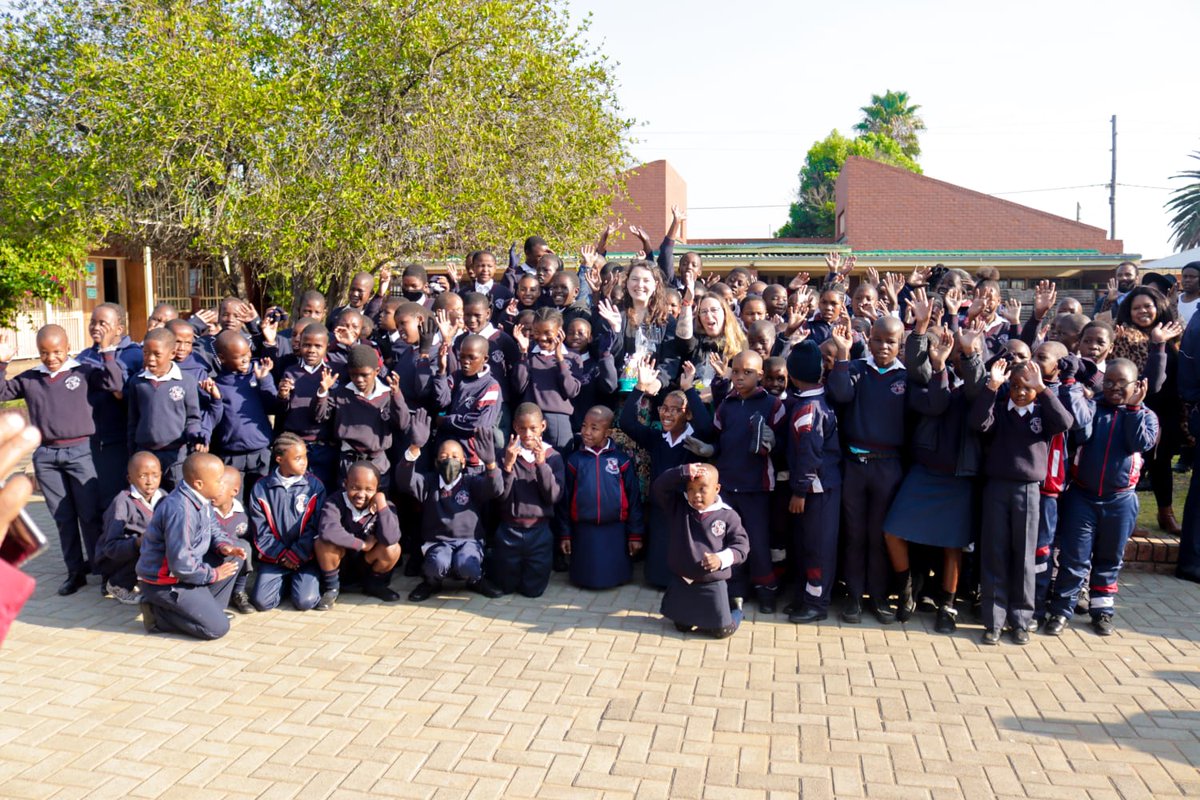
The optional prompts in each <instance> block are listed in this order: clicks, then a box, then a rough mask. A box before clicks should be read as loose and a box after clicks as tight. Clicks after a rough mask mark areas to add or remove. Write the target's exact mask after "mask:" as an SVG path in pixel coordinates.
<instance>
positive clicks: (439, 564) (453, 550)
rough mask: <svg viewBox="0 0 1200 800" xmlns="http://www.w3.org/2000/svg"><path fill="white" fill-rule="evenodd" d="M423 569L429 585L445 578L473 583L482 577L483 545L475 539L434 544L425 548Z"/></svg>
mask: <svg viewBox="0 0 1200 800" xmlns="http://www.w3.org/2000/svg"><path fill="white" fill-rule="evenodd" d="M424 569H425V578H426V580H428V581H429V582H430V583H441V582H442V581H444V580H445V579H446V578H458V579H459V580H463V581H466V582H467V583H474V582H475V581H477V580H479V579H480V578H482V577H483V543H482V542H480V541H478V540H476V539H458V540H455V541H452V542H434V543H433V544H431V545H429V546H428V547H427V548H425V564H424Z"/></svg>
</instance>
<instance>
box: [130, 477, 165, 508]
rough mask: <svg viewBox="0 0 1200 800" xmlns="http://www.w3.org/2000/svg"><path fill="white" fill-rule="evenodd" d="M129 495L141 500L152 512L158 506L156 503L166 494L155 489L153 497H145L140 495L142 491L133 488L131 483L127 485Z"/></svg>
mask: <svg viewBox="0 0 1200 800" xmlns="http://www.w3.org/2000/svg"><path fill="white" fill-rule="evenodd" d="M129 493H130V494H131V495H133V497H135V498H136V499H138V500H141V501H142V502H143V503H145V504H146V505H148V506H150V510H152V511H153V510H154V507H155V506H156V505H158V501H159V500H162V499H163V498H164V497H166V496H167V494H166V492H164V491H163V490H162V489H155V490H154V496H153V497H146V495H144V494H142V490H141V489H139V488H137V487H136V486H134V485H133V484H132V483H131V484H129Z"/></svg>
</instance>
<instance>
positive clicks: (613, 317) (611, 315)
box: [596, 299, 621, 333]
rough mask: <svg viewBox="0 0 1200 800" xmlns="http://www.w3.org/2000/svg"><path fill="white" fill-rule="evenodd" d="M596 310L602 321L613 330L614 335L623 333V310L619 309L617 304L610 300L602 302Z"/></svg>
mask: <svg viewBox="0 0 1200 800" xmlns="http://www.w3.org/2000/svg"><path fill="white" fill-rule="evenodd" d="M596 310H597V312H598V313H599V314H600V319H602V320H604V321H605V322H606V323H608V327H610V328H612V331H613V333H620V332H621V309H619V308H617V304H616V303H614V302H613V301H612V300H608V299H605V300H601V301H600V304H599V305H598V306H597V307H596Z"/></svg>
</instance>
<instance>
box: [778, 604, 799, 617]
mask: <svg viewBox="0 0 1200 800" xmlns="http://www.w3.org/2000/svg"><path fill="white" fill-rule="evenodd" d="M803 610H804V603H795V602H793V603H788V604H787V605H786V606H784V607H783V613H785V614H787V615H788V616H789V617H790V616H791V615H792V614H799V613H800V612H801V611H803Z"/></svg>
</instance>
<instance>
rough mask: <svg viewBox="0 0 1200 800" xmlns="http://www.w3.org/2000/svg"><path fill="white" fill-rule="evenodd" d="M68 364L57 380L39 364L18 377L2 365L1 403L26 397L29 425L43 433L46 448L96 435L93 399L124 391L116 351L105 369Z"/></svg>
mask: <svg viewBox="0 0 1200 800" xmlns="http://www.w3.org/2000/svg"><path fill="white" fill-rule="evenodd" d="M71 364H72V362H71V361H68V362H67V363H66V364H65V365H64V367H66V368H65V369H61V370H59V372H58V374H57V375H55V376H54V377H53V378H52V377H50V373H49V372H48V371H47V370H46V368H45V367H44V366H42V365H41V364H38V365H37V366H36V367H33V368H32V369H27V370H25V371H24V372H22V373H21V374H20V375H18V376H17V377H15V378H8V377H6V376H5V374H4V373H5V371H6V370H7V369H8V365H7V364H0V402H3V401H5V400H16V399H17V398H21V397H23V398H25V408H26V410H27V411H28V412H29V422H30V423H31V424H32V425H33V426H34V427H35V428H37V429H38V430H39V431H41V433H42V446H43V447H47V446H48V447H54V446H56V445H57V446H69V445H73V444H78V443H79V442H80V441H81V440H83V439H87V438H88V437H90V436H91V435H92V434H93V433H95V432H96V422H95V419H94V417H93V416H92V402H91V398H92V396H94V395H95V394H96V393H100V392H119V391H121V380H122V376H121V368H120V366H119V365H118V364H117V360H116V356H115V354H114V353H113V352H112V351H109V352H107V353H105V354H104V366H103V367H102V368H99V367H95V366H92V365H90V364H81V363H78V362H75V365H74V366H70V365H71Z"/></svg>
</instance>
